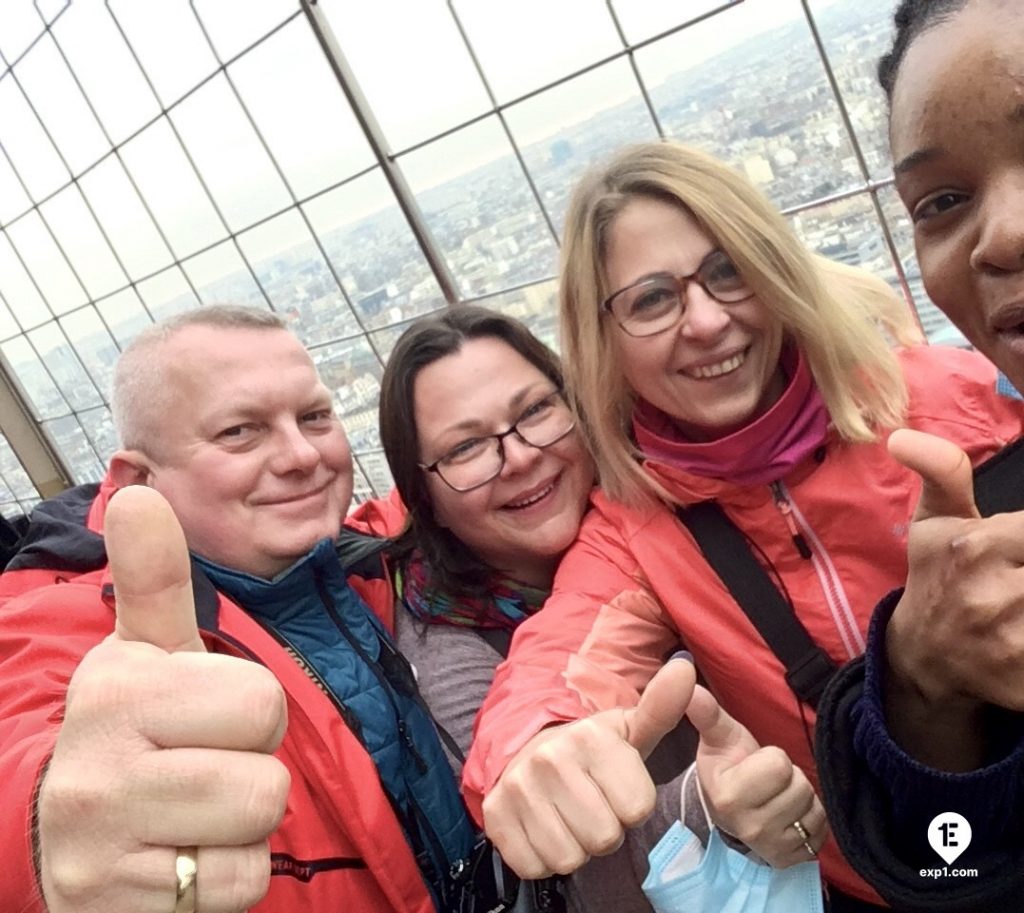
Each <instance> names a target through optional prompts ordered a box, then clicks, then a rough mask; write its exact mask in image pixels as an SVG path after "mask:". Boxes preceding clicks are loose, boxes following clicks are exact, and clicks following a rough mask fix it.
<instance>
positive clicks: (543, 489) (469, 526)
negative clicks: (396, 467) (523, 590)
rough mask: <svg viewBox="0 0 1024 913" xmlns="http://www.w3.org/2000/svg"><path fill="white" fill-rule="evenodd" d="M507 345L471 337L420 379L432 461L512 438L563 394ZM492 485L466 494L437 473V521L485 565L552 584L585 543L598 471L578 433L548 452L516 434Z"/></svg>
mask: <svg viewBox="0 0 1024 913" xmlns="http://www.w3.org/2000/svg"><path fill="white" fill-rule="evenodd" d="M554 389H555V388H554V385H553V384H552V382H551V381H550V380H549V379H548V378H547V377H546V376H545V375H544V374H543V373H542V372H541V371H540V370H539V369H538V368H536V367H535V366H534V365H532V364H531V363H530V362H529V361H527V360H526V359H525V358H523V356H522V355H520V354H519V353H518V352H517V351H516V350H515V349H513V348H512V347H511V346H509V345H508V344H507V343H506V342H504V341H502V340H500V339H496V338H493V337H485V338H480V339H470V340H468V341H466V342H465V343H463V345H462V347H461V348H460V349H459V350H458V351H457V352H455V353H454V354H452V355H446V356H444V357H443V358H439V359H438V360H437V361H434V362H431V363H430V364H429V365H427V366H426V367H424V368H423V369H422V370H420V372H419V373H418V374H417V375H416V380H415V384H414V388H413V408H414V410H415V416H416V430H417V439H418V441H419V458H420V461H421V462H422V463H425V464H431V463H433V462H434V461H435V460H438V459H440V458H441V457H442V456H444V455H445V454H448V453H451V452H452V451H453V450H455V449H456V448H458V447H460V446H461V445H463V444H465V443H466V442H467V441H469V440H471V439H473V438H478V437H482V436H484V435H489V434H497V433H500V432H502V431H505V430H506V429H508V428H509V426H511V425H512V424H513V423H515V422H518V421H519V420H520V419H521V418H522V417H523V416H524V414H527V413H528V412H529V411H530V410H531V408H532V407H534V406H535V405H536V404H537V403H538V402H539V401H541V400H542V399H544V398H545V397H547V396H549V394H551V393H552V391H553V390H554ZM503 445H504V452H505V465H504V467H503V468H502V470H501V472H500V473H499V474H498V476H496V477H495V478H494V479H492V480H491V481H490V482H487V483H485V484H484V485H482V486H480V487H479V488H475V489H473V490H472V491H465V492H457V491H454V490H453V489H452V488H450V487H449V486H448V485H447V484H446V483H445V482H444V481H443V480H442V479H441V478H440V477H439V476H438V475H437V473H434V472H426V484H427V489H428V492H429V494H430V500H431V504H432V505H433V508H434V515H435V517H436V519H437V522H438V523H439V524H440V525H441V526H443V527H447V528H448V529H449V530H451V532H452V533H453V534H454V535H455V536H457V537H458V538H459V539H460V540H462V542H463V543H465V545H466V547H467V548H469V549H471V550H472V551H473V552H474V553H475V554H476V555H477V556H478V557H479V558H480V559H481V560H482V561H484V562H485V563H486V564H488V565H490V566H491V567H493V568H495V569H496V570H497V571H499V572H501V573H502V574H505V575H507V576H509V577H512V578H513V579H516V580H519V581H521V582H523V583H528V584H531V585H534V586H539V587H546V586H550V584H551V579H552V577H553V575H554V570H555V568H556V567H557V565H558V561H559V559H560V558H561V556H562V554H563V553H564V552H565V550H566V549H567V548H568V547H569V545H570V544H571V543H572V541H573V539H575V538H576V533H577V531H578V530H579V525H580V519H581V518H582V516H583V511H584V510H585V508H586V504H587V498H588V496H589V493H590V489H591V487H592V486H593V484H594V471H593V467H592V465H591V462H590V459H589V457H588V456H587V453H586V450H585V448H584V447H583V443H582V441H581V439H580V434H579V432H578V431H572V432H570V433H569V434H568V435H566V436H565V437H563V438H562V439H561V440H559V441H557V442H556V443H554V444H552V445H551V446H549V447H545V448H544V449H538V448H536V447H531V446H529V445H528V444H525V443H523V441H521V440H520V439H519V437H518V436H517V435H515V434H510V435H508V436H507V437H505V438H504V439H503Z"/></svg>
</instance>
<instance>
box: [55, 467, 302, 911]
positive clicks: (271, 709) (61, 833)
mask: <svg viewBox="0 0 1024 913" xmlns="http://www.w3.org/2000/svg"><path fill="white" fill-rule="evenodd" d="M105 525H106V530H105V533H106V545H107V553H108V557H109V560H110V566H111V572H112V574H113V577H114V591H115V598H116V603H117V605H116V611H117V622H116V628H115V631H114V633H113V634H111V635H110V636H109V637H108V638H107V639H106V640H104V641H103V642H102V643H100V644H98V645H97V646H96V647H94V648H93V649H92V650H91V651H89V653H88V654H86V656H85V657H84V658H83V660H82V662H81V663H80V664H79V666H78V668H77V669H76V671H75V674H74V675H73V676H72V679H71V683H70V685H69V687H68V692H67V698H66V704H65V714H64V720H63V723H62V725H61V729H60V733H59V735H58V737H57V742H56V745H55V747H54V751H53V755H52V758H51V760H50V763H49V766H48V768H47V771H46V773H45V775H44V777H43V780H42V782H41V784H40V787H39V797H38V833H37V837H38V846H39V873H40V882H41V887H42V892H43V898H44V900H45V903H46V909H47V911H48V913H71V911H74V913H171V911H174V913H236V911H242V910H246V909H248V908H249V907H251V906H252V905H253V904H255V903H256V902H258V901H259V900H260V899H261V898H262V896H263V895H264V894H265V893H266V890H267V888H268V886H269V881H270V851H269V846H268V843H267V838H268V837H269V835H270V834H271V832H272V831H273V830H274V829H275V828H276V827H277V824H278V823H279V821H280V819H281V817H282V815H283V814H284V809H285V804H286V802H287V795H288V788H289V776H288V772H287V769H286V768H285V767H284V765H283V764H281V762H280V761H278V760H277V759H276V758H274V757H273V756H272V754H271V752H273V751H274V750H275V749H276V748H277V746H278V745H279V744H280V742H281V739H282V738H283V736H284V731H285V726H286V710H285V699H284V693H283V691H282V689H281V686H280V684H279V683H278V682H277V681H276V680H275V679H274V677H273V676H272V675H271V674H270V673H269V672H268V671H267V670H266V669H265V668H263V667H262V666H259V665H258V664H256V663H253V662H249V661H247V660H243V659H239V658H236V657H230V656H223V655H217V654H208V653H206V652H205V649H204V646H203V643H202V641H201V640H200V638H199V633H198V630H197V627H196V618H195V606H194V604H193V601H192V586H191V579H190V565H189V557H188V550H187V548H186V545H185V539H184V535H183V534H182V532H181V528H180V526H179V525H178V523H177V520H176V518H175V517H174V514H173V512H172V511H171V509H170V507H169V505H167V503H166V502H165V501H164V500H163V499H162V498H161V497H160V496H159V495H157V494H156V493H155V492H153V491H152V490H150V489H146V488H141V487H132V488H128V489H125V490H123V491H121V492H119V493H118V494H117V495H116V496H115V497H114V498H113V499H112V501H111V504H110V508H109V510H108V513H107V517H106V524H105Z"/></svg>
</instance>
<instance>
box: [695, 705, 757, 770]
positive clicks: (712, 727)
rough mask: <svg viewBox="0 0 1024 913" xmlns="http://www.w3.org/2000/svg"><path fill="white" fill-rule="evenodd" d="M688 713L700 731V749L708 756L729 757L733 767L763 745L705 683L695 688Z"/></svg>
mask: <svg viewBox="0 0 1024 913" xmlns="http://www.w3.org/2000/svg"><path fill="white" fill-rule="evenodd" d="M686 715H687V717H689V720H690V722H691V723H693V727H694V729H696V730H697V732H698V733H699V734H700V746H699V748H698V753H699V754H700V755H702V756H703V757H704V758H720V759H722V760H727V761H728V766H730V767H732V766H733V765H734V764H739V762H740V761H742V760H743V759H744V758H747V757H749V756H750V755H752V754H753V753H754V752H756V751H758V750H759V749H760V747H761V746H760V745H758V743H757V739H755V738H754V737H753V736H752V735H751V734H750V731H749V730H748V729H747V727H746V726H744V725H743V724H742V723H739V722H737V721H736V720H734V719H733V718H732V717H731V716H729V714H728V713H726V712H725V711H724V710H723V709H722V705H721V704H719V703H718V701H717V700H716V699H715V696H714V695H713V694H712V693H711V692H710V691H708V689H707V688H705V687H704V686H703V685H698V686H697V687H696V688H694V690H693V698H692V699H691V700H690V706H689V708H687V711H686Z"/></svg>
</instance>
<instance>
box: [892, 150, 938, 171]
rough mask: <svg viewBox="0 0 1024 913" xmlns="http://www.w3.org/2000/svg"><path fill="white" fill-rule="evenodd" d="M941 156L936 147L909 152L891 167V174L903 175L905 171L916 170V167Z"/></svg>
mask: <svg viewBox="0 0 1024 913" xmlns="http://www.w3.org/2000/svg"><path fill="white" fill-rule="evenodd" d="M940 155H942V150H941V149H940V148H939V147H938V146H930V147H928V148H927V149H918V150H917V151H916V152H911V153H910V155H908V156H906V158H902V159H900V160H899V161H898V162H897V163H896V164H895V165H893V168H892V173H893V174H903V172H905V171H910V170H911V169H913V168H916V167H917V166H918V165H923V164H925V163H926V162H930V161H932V160H933V159H937V158H938V157H939V156H940Z"/></svg>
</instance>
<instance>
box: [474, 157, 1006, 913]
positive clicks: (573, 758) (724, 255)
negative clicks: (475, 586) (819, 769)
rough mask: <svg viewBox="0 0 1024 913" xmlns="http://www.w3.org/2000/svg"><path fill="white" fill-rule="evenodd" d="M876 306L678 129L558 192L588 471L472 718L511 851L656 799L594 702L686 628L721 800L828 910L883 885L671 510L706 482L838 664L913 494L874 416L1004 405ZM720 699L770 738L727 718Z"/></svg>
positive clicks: (493, 819)
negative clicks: (565, 193) (592, 475)
mask: <svg viewBox="0 0 1024 913" xmlns="http://www.w3.org/2000/svg"><path fill="white" fill-rule="evenodd" d="M897 304H898V301H897V300H896V299H895V298H894V296H893V293H892V292H890V291H889V289H888V287H887V286H886V285H885V284H884V283H882V282H881V281H879V280H874V279H872V278H871V277H869V276H866V275H864V274H863V273H860V272H858V271H855V270H851V269H850V268H848V267H843V266H839V265H836V264H832V263H829V262H827V261H824V260H822V259H820V258H818V257H816V256H814V255H812V254H811V253H810V252H808V251H807V250H806V248H805V247H804V246H803V245H802V244H801V242H800V241H799V240H798V239H797V238H796V236H795V235H794V233H793V231H792V229H791V228H790V227H789V225H788V224H787V223H786V221H785V220H784V219H783V218H782V217H781V216H780V215H779V214H778V213H777V212H776V211H775V209H774V208H773V207H772V206H771V204H770V203H769V202H768V201H767V200H766V199H764V198H763V196H762V195H761V194H760V193H759V192H758V191H756V190H755V189H754V188H753V187H752V186H750V184H749V183H748V182H747V181H745V180H744V179H742V178H740V177H739V176H737V175H736V174H735V173H733V172H732V171H731V170H730V169H729V168H727V167H726V166H724V165H723V164H721V163H719V162H717V161H716V160H714V159H712V158H710V157H709V156H707V155H705V154H703V153H701V152H698V151H695V150H693V149H689V148H686V147H684V146H681V145H677V144H675V143H670V142H656V143H649V144H645V145H641V146H637V147H634V148H630V149H627V150H625V151H624V152H622V153H621V154H620V155H619V156H618V157H617V158H615V159H614V160H613V161H612V162H611V163H610V164H608V165H607V166H605V167H603V168H601V169H599V170H597V171H594V172H593V173H591V174H589V175H588V176H587V177H586V178H585V179H584V180H583V182H582V183H581V184H580V186H579V187H578V188H577V190H576V192H575V194H574V197H573V201H572V204H571V206H570V210H569V214H568V218H567V222H566V229H565V239H564V246H563V254H562V286H561V308H562V330H563V338H562V346H563V352H564V355H565V361H566V374H567V381H568V385H569V388H570V390H571V391H572V392H573V395H574V396H575V398H576V402H577V405H578V408H579V412H580V421H581V427H582V428H583V430H584V433H585V435H586V437H587V439H588V442H589V444H590V447H591V449H592V451H593V453H594V456H595V460H596V464H597V467H598V476H599V478H600V480H601V487H602V489H603V491H601V492H599V493H597V494H596V495H595V497H594V499H593V508H592V510H591V511H590V512H589V513H588V515H587V517H586V518H585V520H584V524H583V527H582V529H581V531H580V536H579V538H578V540H577V542H576V544H575V545H574V546H573V548H572V549H570V551H569V552H568V554H567V555H566V557H565V558H564V560H563V563H562V565H561V566H560V568H559V571H558V574H557V577H556V580H555V584H554V591H553V595H552V597H551V599H550V601H549V602H548V603H547V605H546V606H545V609H544V611H543V612H541V613H540V614H538V615H537V616H535V617H534V618H533V619H531V620H530V621H528V622H527V623H526V624H524V625H523V626H522V627H521V629H520V632H518V633H517V636H516V642H515V644H514V646H513V651H512V654H511V657H510V660H509V662H508V663H506V664H505V665H504V666H503V667H502V668H501V669H500V670H499V672H498V674H497V676H496V678H495V683H494V687H493V688H492V690H491V693H490V696H489V697H488V700H487V701H486V702H485V704H484V707H483V709H482V712H481V716H480V718H479V720H478V724H477V731H476V740H475V743H474V749H473V752H472V754H471V757H470V759H469V763H468V765H467V770H466V777H465V782H466V786H467V790H466V791H467V794H468V797H469V799H470V802H471V804H473V803H474V802H481V801H482V811H483V814H484V817H485V822H486V826H487V829H488V831H489V833H491V835H492V837H493V838H494V840H495V842H496V843H497V844H498V846H499V848H500V849H501V850H502V853H503V855H504V857H505V858H506V860H508V861H509V862H510V864H512V865H513V866H517V865H518V866H519V867H521V868H522V869H523V870H524V871H525V872H528V873H530V874H532V875H534V876H536V875H538V874H541V873H543V872H545V871H548V870H552V869H554V870H559V871H562V870H564V869H566V868H571V867H573V866H575V865H577V864H579V863H580V862H581V861H582V860H584V859H586V858H587V857H588V856H590V855H592V854H595V853H601V852H605V851H607V850H608V848H610V847H613V846H615V844H616V841H617V840H618V839H619V837H620V836H621V834H622V831H623V829H624V828H625V827H626V826H629V825H630V824H632V823H634V822H635V821H636V820H638V819H640V818H642V816H643V813H644V811H645V807H646V803H647V800H646V799H643V798H641V799H640V800H637V801H632V802H631V801H629V799H628V798H624V797H629V796H640V797H646V796H649V795H650V789H649V785H648V784H647V783H645V782H644V774H643V772H642V768H640V769H638V768H637V767H636V766H633V767H630V768H629V770H630V773H629V774H628V775H626V774H623V773H622V772H621V769H615V768H614V767H612V766H609V765H608V764H607V763H606V762H605V761H604V760H603V758H606V757H608V756H610V752H612V751H613V749H614V747H615V746H616V745H617V744H619V743H623V742H625V743H628V742H630V734H629V732H628V731H627V730H628V727H623V725H622V723H621V718H622V711H621V710H617V709H615V708H619V707H624V706H625V707H628V706H630V705H632V704H635V703H636V702H637V700H638V695H639V693H640V692H643V691H644V689H645V687H646V685H647V683H648V682H649V681H651V679H652V677H653V676H654V674H655V672H656V671H657V670H658V668H659V667H660V666H661V664H662V663H663V661H664V658H665V656H666V655H668V654H669V653H670V652H671V651H672V650H674V649H677V648H678V646H679V643H680V641H681V642H682V643H683V644H684V645H685V647H686V649H687V650H689V651H691V652H692V653H693V655H694V656H695V658H696V663H697V667H698V668H699V669H700V671H701V673H702V674H703V676H704V678H705V679H706V682H707V685H708V687H709V688H710V690H711V692H712V693H713V694H714V696H715V697H716V698H717V699H718V701H719V702H720V704H721V706H722V708H724V711H723V712H721V713H719V712H718V711H717V710H716V709H715V708H714V705H713V703H709V701H710V698H709V697H707V694H706V692H702V690H701V689H700V688H698V689H697V692H696V695H697V696H696V697H695V698H694V700H693V702H692V703H691V704H690V710H689V714H690V717H691V720H692V721H693V722H694V723H695V725H696V726H697V728H698V729H699V730H700V731H701V733H702V744H701V748H700V749H699V752H698V757H697V775H698V779H699V780H700V783H701V786H702V788H703V791H704V793H705V795H706V798H707V801H708V806H709V809H710V812H711V816H712V819H713V821H714V823H715V824H716V825H718V827H719V828H720V829H721V830H722V831H725V832H727V833H729V834H732V835H734V836H736V837H738V838H740V839H741V840H744V841H746V842H747V843H753V844H755V845H757V846H759V847H761V846H764V845H765V843H766V840H767V842H768V844H769V845H770V849H771V851H770V853H769V854H768V855H766V854H765V853H764V852H763V851H762V852H761V855H762V856H765V858H766V859H767V860H768V861H769V862H771V863H772V864H774V865H777V866H788V865H791V864H793V863H795V862H798V861H800V860H806V859H808V858H810V857H813V856H816V855H818V853H819V852H820V861H821V864H822V873H823V877H824V879H825V881H826V882H827V883H828V884H829V886H830V889H829V895H830V903H831V905H832V907H831V908H832V909H833V910H861V909H865V910H866V909H872V908H873V907H874V905H875V904H877V897H876V895H874V893H873V892H872V890H871V889H870V888H868V887H867V885H865V884H864V883H863V882H862V881H861V880H860V879H859V878H858V877H857V876H856V875H855V874H854V872H853V871H852V870H851V869H850V867H849V866H848V865H847V863H846V862H845V860H844V859H843V858H842V857H841V855H840V853H839V851H838V849H837V848H836V846H835V844H834V843H833V842H831V841H829V840H828V839H827V838H828V831H827V826H826V824H825V819H824V814H823V812H822V810H821V806H820V803H819V802H818V800H817V798H816V796H815V794H814V789H813V788H812V785H813V784H814V783H815V782H816V772H815V766H814V760H813V756H812V751H811V731H812V728H813V725H814V710H813V706H812V703H813V698H807V696H806V694H805V697H804V699H801V698H800V697H798V696H797V694H796V693H795V691H794V690H793V689H791V688H790V687H789V685H788V684H787V680H786V678H785V677H784V676H785V671H786V670H785V668H784V667H783V665H782V663H781V662H780V660H779V659H778V658H777V657H776V655H775V653H774V652H773V651H772V649H770V648H769V646H768V644H767V643H766V642H765V641H764V640H763V639H762V637H761V635H760V634H759V633H758V630H757V629H756V628H755V627H754V626H753V624H752V623H751V621H750V620H749V619H748V617H747V616H746V614H745V613H744V611H743V610H742V609H741V608H740V606H739V604H738V603H737V601H736V600H735V599H734V598H733V597H732V596H731V595H730V592H729V590H728V589H727V588H726V585H725V584H724V583H723V582H722V580H721V579H720V577H719V576H718V575H717V574H716V573H715V571H713V570H712V569H711V567H710V566H709V565H708V563H707V561H706V560H705V559H704V557H703V555H702V553H701V551H700V549H699V548H698V546H697V544H696V543H695V541H694V539H693V537H692V536H691V535H690V533H689V532H688V531H687V529H686V527H684V525H683V523H682V522H681V521H680V518H679V516H678V515H677V508H679V507H686V506H689V505H694V504H697V503H700V502H706V501H715V502H717V503H718V504H719V505H720V506H721V508H722V509H723V511H724V514H725V516H726V517H727V518H728V519H729V520H730V521H731V522H732V524H734V525H735V526H736V527H738V529H739V530H740V531H741V532H742V534H743V536H744V537H745V539H746V540H747V542H748V543H749V545H750V550H751V551H752V552H753V553H754V555H755V556H756V560H757V561H758V562H759V563H760V564H761V565H762V566H763V567H764V568H765V570H766V571H767V573H768V575H769V577H770V579H771V580H772V582H773V583H774V585H775V586H776V587H777V589H778V590H779V592H780V594H781V596H782V598H783V600H784V601H787V602H788V603H789V604H790V605H791V607H792V611H793V613H794V614H795V615H796V617H797V619H798V620H799V621H800V622H801V623H802V625H803V627H804V628H805V629H806V630H807V632H808V634H809V635H810V638H811V639H812V641H813V642H814V644H816V645H817V647H818V648H819V649H820V650H821V651H822V652H823V654H824V655H825V656H826V657H827V658H828V659H829V660H831V663H832V664H835V665H839V664H842V663H843V662H846V661H847V660H849V659H852V658H853V657H855V656H857V655H859V654H860V653H861V652H862V651H863V649H864V635H865V630H866V627H867V623H868V620H869V617H870V614H871V611H872V609H873V607H874V606H875V604H876V603H877V601H878V599H879V597H880V596H882V595H883V594H884V593H886V592H887V591H888V590H889V589H891V588H893V587H896V586H898V585H900V584H901V583H902V582H903V580H904V579H905V576H906V571H907V559H906V534H907V526H908V523H909V520H910V517H911V515H912V513H913V508H914V504H915V503H916V500H917V495H918V490H919V481H918V478H917V476H916V475H915V474H914V473H912V472H911V471H909V470H907V469H905V468H904V467H902V466H900V465H899V464H897V463H896V462H894V461H893V460H892V459H890V457H889V456H888V454H887V452H886V448H885V439H886V437H887V434H888V432H889V431H890V430H891V429H893V428H895V427H899V426H909V427H914V428H919V429H922V430H926V431H936V432H938V433H940V434H942V435H943V436H945V437H947V438H950V439H952V440H954V441H956V442H957V443H958V444H959V445H960V446H961V447H963V448H964V449H965V451H966V452H967V453H968V454H969V455H970V457H971V459H972V460H975V461H978V460H981V459H983V458H985V457H987V456H988V455H990V454H991V453H992V452H993V451H994V449H995V447H996V446H997V443H998V441H999V440H1007V439H1010V438H1013V437H1016V436H1017V435H1018V434H1019V433H1020V430H1021V422H1022V413H1021V410H1020V407H1019V406H1014V405H1012V404H1009V403H1008V402H1007V401H1005V400H1002V399H1001V398H999V397H998V396H997V395H996V392H995V380H996V378H995V372H994V369H993V368H992V367H991V366H990V365H989V364H988V363H987V362H986V361H984V360H983V359H981V358H980V357H977V356H975V355H973V354H971V353H966V352H962V351H958V350H951V349H942V348H938V347H927V346H922V345H911V346H905V347H900V348H898V349H895V350H894V349H893V348H891V347H890V344H889V342H888V340H887V337H886V331H888V333H889V335H890V336H893V337H895V338H896V339H897V340H898V341H912V340H913V337H914V333H913V331H912V327H911V326H910V324H909V318H906V319H902V318H901V317H900V316H899V315H900V314H901V312H900V311H899V310H898V307H897ZM820 684H822V683H821V682H819V685H820ZM725 713H727V714H729V715H731V717H733V718H735V719H736V720H738V721H739V722H740V723H742V724H743V725H744V726H745V727H746V728H747V729H748V730H749V732H750V733H751V734H752V736H753V738H754V739H756V740H757V742H758V743H759V744H760V746H764V747H761V748H760V749H758V750H752V749H751V748H750V746H749V745H743V746H740V745H738V744H737V745H730V744H729V743H728V740H723V739H721V738H720V734H721V732H722V731H723V726H724V725H725V723H726V721H727V719H728V718H727V717H726V716H725ZM560 724H564V725H560ZM484 797H486V798H484ZM768 838H774V842H771V840H768Z"/></svg>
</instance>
